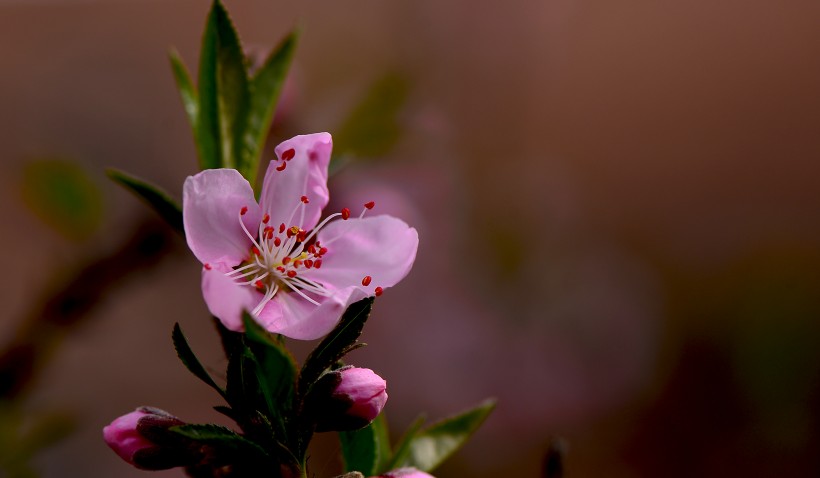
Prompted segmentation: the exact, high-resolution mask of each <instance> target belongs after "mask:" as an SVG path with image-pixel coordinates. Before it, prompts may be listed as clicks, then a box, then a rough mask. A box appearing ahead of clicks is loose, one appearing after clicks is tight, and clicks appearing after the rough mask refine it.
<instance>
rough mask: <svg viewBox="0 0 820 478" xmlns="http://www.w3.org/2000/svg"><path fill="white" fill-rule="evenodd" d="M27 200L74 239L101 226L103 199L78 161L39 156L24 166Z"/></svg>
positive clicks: (24, 193) (47, 220)
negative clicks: (41, 157) (40, 157)
mask: <svg viewBox="0 0 820 478" xmlns="http://www.w3.org/2000/svg"><path fill="white" fill-rule="evenodd" d="M22 192H23V200H24V201H25V203H26V205H28V207H29V208H30V209H31V210H32V211H33V212H34V213H35V214H36V215H37V217H39V218H40V219H42V220H43V222H45V223H46V224H48V225H49V226H51V227H52V228H54V229H55V230H56V231H57V232H59V233H60V234H62V235H63V236H65V237H67V238H68V239H72V240H83V239H86V238H87V237H89V236H90V235H91V234H93V233H94V231H96V230H97V228H98V227H99V226H100V223H101V220H102V211H103V202H102V194H101V193H100V190H99V188H98V187H97V184H96V183H95V182H94V181H92V180H91V178H90V177H89V176H88V175H87V174H86V172H85V171H84V170H83V169H82V168H81V167H80V166H79V165H78V164H76V163H74V162H71V161H67V160H61V159H38V160H33V161H29V162H28V163H26V165H25V167H24V169H23V191H22Z"/></svg>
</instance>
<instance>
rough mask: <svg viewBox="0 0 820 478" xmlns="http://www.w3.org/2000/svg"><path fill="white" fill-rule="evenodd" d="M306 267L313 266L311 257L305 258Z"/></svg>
mask: <svg viewBox="0 0 820 478" xmlns="http://www.w3.org/2000/svg"><path fill="white" fill-rule="evenodd" d="M305 267H307V268H308V269H310V268H311V267H313V261H312V260H310V259H305Z"/></svg>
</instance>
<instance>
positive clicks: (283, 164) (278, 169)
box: [276, 161, 288, 171]
mask: <svg viewBox="0 0 820 478" xmlns="http://www.w3.org/2000/svg"><path fill="white" fill-rule="evenodd" d="M287 165H288V163H286V162H284V161H282V164H280V165H279V166H277V167H276V170H277V171H284V170H285V167H286V166H287Z"/></svg>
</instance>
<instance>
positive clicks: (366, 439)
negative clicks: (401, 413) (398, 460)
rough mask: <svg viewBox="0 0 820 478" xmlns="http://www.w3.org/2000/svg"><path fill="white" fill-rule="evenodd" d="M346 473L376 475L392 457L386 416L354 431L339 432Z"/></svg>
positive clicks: (380, 416) (379, 417) (377, 418)
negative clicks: (357, 472)
mask: <svg viewBox="0 0 820 478" xmlns="http://www.w3.org/2000/svg"><path fill="white" fill-rule="evenodd" d="M339 442H340V443H341V446H342V460H343V461H344V471H345V472H351V471H360V472H362V473H363V474H364V475H365V476H371V475H375V474H377V473H378V472H379V469H380V467H381V465H382V464H383V463H384V462H385V461H386V457H389V456H390V439H389V437H388V434H387V424H386V422H385V419H384V415H379V416H378V417H376V419H375V420H373V422H371V423H370V425H368V426H366V427H364V428H362V429H360V430H354V431H346V432H339Z"/></svg>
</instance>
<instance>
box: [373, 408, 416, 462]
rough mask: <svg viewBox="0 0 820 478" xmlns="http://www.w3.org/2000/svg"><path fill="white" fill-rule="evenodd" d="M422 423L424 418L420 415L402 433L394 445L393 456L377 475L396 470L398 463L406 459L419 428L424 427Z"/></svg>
mask: <svg viewBox="0 0 820 478" xmlns="http://www.w3.org/2000/svg"><path fill="white" fill-rule="evenodd" d="M424 421H425V417H424V415H421V416H419V417H417V418H416V419H415V420H414V421H413V423H411V424H410V426H409V427H408V428H407V430H406V431H405V432H404V435H402V437H401V438H400V439H399V441H398V443H396V448H395V452H394V453H393V456H392V457H391V458H390V459H389V460H388V461H386V464H385V465H384V466H382V467H381V468H380V469H379V470H378V472H379V473H384V472H386V471H390V470H392V469H394V468H398V466H399V463H403V462H404V461H405V460H406V459H407V456H408V455H409V454H410V444H411V443H412V442H413V439H414V438H415V437H416V435H417V434H418V432H419V430H421V426H422V425H424Z"/></svg>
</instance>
